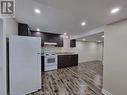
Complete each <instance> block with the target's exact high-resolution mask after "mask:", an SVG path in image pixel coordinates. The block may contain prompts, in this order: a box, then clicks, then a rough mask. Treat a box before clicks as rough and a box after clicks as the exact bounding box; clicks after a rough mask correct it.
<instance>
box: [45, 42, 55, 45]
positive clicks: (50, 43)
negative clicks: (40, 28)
mask: <svg viewBox="0 0 127 95" xmlns="http://www.w3.org/2000/svg"><path fill="white" fill-rule="evenodd" d="M44 45H51V46H55V45H57V43H53V42H44Z"/></svg>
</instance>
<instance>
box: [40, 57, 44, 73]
mask: <svg viewBox="0 0 127 95" xmlns="http://www.w3.org/2000/svg"><path fill="white" fill-rule="evenodd" d="M44 66H45V64H44V56H41V71H42V72H44Z"/></svg>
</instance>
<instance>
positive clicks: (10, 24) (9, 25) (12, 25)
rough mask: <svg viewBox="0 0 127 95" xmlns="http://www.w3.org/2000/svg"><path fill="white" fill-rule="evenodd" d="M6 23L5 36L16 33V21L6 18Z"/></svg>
mask: <svg viewBox="0 0 127 95" xmlns="http://www.w3.org/2000/svg"><path fill="white" fill-rule="evenodd" d="M5 23H6V36H7V37H9V36H12V35H18V23H17V22H16V21H15V19H13V18H7V19H6V20H5Z"/></svg>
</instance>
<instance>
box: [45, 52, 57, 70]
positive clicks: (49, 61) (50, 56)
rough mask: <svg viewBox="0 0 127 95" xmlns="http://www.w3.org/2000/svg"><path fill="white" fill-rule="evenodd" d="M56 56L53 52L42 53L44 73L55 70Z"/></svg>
mask: <svg viewBox="0 0 127 95" xmlns="http://www.w3.org/2000/svg"><path fill="white" fill-rule="evenodd" d="M57 66H58V65H57V54H56V53H54V52H51V51H50V52H49V51H48V52H44V71H50V70H56V69H57Z"/></svg>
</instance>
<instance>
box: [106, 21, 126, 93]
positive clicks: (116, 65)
mask: <svg viewBox="0 0 127 95" xmlns="http://www.w3.org/2000/svg"><path fill="white" fill-rule="evenodd" d="M104 33H105V39H104V89H106V90H107V91H109V92H111V93H112V94H113V95H127V21H123V22H119V23H116V24H113V25H109V26H107V28H106V30H105V32H104Z"/></svg>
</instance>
